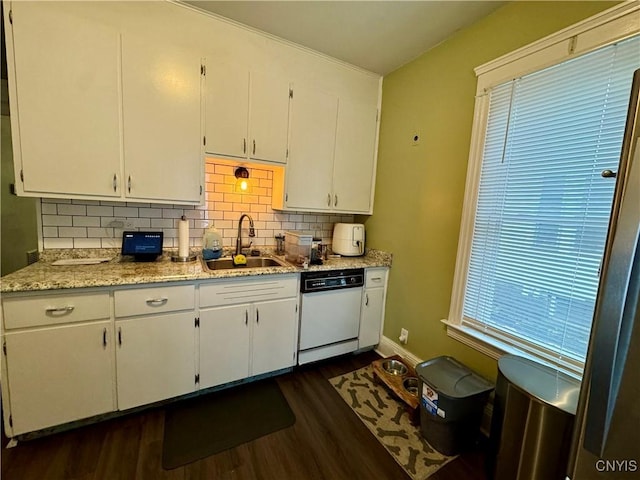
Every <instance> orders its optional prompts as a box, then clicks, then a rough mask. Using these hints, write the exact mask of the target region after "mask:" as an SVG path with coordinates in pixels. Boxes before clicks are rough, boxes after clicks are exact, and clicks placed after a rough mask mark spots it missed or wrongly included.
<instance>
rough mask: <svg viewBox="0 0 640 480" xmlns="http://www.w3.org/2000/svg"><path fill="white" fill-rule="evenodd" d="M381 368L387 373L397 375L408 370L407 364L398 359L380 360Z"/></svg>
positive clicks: (401, 374) (403, 373) (404, 373)
mask: <svg viewBox="0 0 640 480" xmlns="http://www.w3.org/2000/svg"><path fill="white" fill-rule="evenodd" d="M382 369H383V370H384V371H385V372H387V373H388V374H389V375H397V376H400V377H401V376H403V375H406V374H407V372H408V371H409V369H408V368H407V366H406V365H405V364H404V363H402V362H399V361H398V360H385V361H384V362H382Z"/></svg>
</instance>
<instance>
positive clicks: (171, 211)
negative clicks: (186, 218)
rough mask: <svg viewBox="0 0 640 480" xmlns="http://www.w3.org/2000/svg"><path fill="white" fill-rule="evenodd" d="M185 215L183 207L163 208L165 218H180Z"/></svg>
mask: <svg viewBox="0 0 640 480" xmlns="http://www.w3.org/2000/svg"><path fill="white" fill-rule="evenodd" d="M182 215H183V211H182V209H177V208H163V209H162V216H163V217H164V218H180V217H181V216H182Z"/></svg>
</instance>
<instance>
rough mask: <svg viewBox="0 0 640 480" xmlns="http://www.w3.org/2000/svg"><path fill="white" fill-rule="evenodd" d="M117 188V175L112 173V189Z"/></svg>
mask: <svg viewBox="0 0 640 480" xmlns="http://www.w3.org/2000/svg"><path fill="white" fill-rule="evenodd" d="M117 189H118V176H117V175H116V174H115V173H114V174H113V191H114V192H115V191H116V190H117Z"/></svg>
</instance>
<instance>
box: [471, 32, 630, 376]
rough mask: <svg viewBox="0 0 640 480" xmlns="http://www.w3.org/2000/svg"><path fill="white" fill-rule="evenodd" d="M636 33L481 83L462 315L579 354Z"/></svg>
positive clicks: (540, 349) (483, 328)
mask: <svg viewBox="0 0 640 480" xmlns="http://www.w3.org/2000/svg"><path fill="white" fill-rule="evenodd" d="M637 68H640V37H634V38H631V39H628V40H625V41H621V42H619V43H617V44H614V45H609V46H607V47H603V48H600V49H598V50H596V51H594V52H591V53H589V54H586V55H583V56H581V57H578V58H575V59H572V60H569V61H565V62H563V63H560V64H557V65H555V66H552V67H550V68H546V69H544V70H540V71H538V72H535V73H532V74H529V75H526V76H522V77H520V78H516V79H515V80H513V81H510V82H507V83H504V84H501V85H498V86H495V87H494V88H492V89H491V90H490V91H489V110H488V117H487V126H486V132H485V136H484V149H483V151H482V165H481V171H480V180H479V185H478V193H477V200H476V202H477V203H476V209H475V218H474V222H473V233H472V240H471V249H470V254H469V257H468V258H469V261H468V267H467V271H466V286H465V287H464V294H463V307H462V325H463V326H466V327H470V328H472V329H474V330H476V331H480V332H482V333H483V334H485V335H487V336H490V337H493V338H495V339H497V340H499V341H501V342H503V343H506V344H507V345H512V346H515V347H516V348H518V349H520V350H525V351H528V352H533V353H534V354H536V355H539V356H541V357H543V358H557V359H562V361H563V362H566V363H569V364H573V365H575V366H576V367H577V368H576V370H579V368H580V367H581V365H582V362H584V358H585V355H586V351H587V344H588V341H589V332H590V328H591V320H592V316H593V309H594V304H595V298H596V292H597V287H598V280H599V268H600V263H601V260H602V256H603V252H604V245H605V240H606V235H607V228H608V223H609V215H610V211H611V203H612V198H613V190H614V186H615V179H612V178H603V177H602V176H601V172H602V171H603V170H606V169H609V170H614V171H615V170H616V169H617V165H618V162H619V158H620V150H621V145H622V137H623V131H624V126H625V120H626V111H627V107H628V102H629V93H630V88H631V80H632V74H633V71H634V70H635V69H637Z"/></svg>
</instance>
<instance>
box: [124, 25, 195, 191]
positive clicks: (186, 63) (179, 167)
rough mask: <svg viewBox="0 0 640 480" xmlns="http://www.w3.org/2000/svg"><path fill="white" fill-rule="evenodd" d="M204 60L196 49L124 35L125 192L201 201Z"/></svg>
mask: <svg viewBox="0 0 640 480" xmlns="http://www.w3.org/2000/svg"><path fill="white" fill-rule="evenodd" d="M201 68H202V59H201V57H200V55H199V54H198V53H197V52H195V51H188V50H184V49H180V48H177V47H175V46H173V45H171V44H168V43H167V44H163V43H160V42H158V41H157V40H154V41H149V40H147V39H144V38H140V37H137V36H134V35H123V38H122V99H123V102H122V111H123V126H124V128H123V130H124V162H125V169H124V170H125V179H124V180H125V196H126V197H127V198H131V199H134V198H135V199H140V200H158V199H162V200H166V201H187V202H193V203H199V201H200V197H201V190H200V186H201V185H202V175H203V163H204V161H203V157H202V142H203V140H202V134H201V124H202V117H201V108H200V107H201V94H200V91H201V77H202V75H201Z"/></svg>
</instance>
